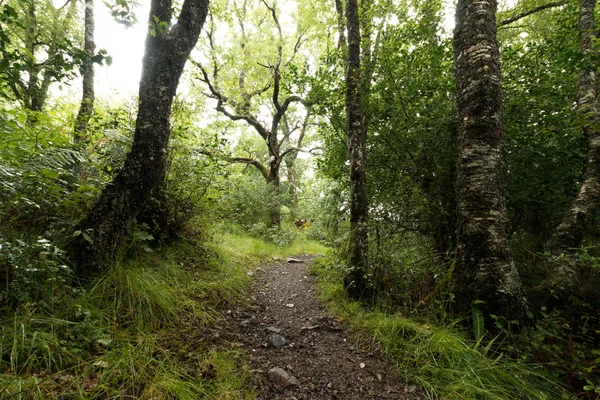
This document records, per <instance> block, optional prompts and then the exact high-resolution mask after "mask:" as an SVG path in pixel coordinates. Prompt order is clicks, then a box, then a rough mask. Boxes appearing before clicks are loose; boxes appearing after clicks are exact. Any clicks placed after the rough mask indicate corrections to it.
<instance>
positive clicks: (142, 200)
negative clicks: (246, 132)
mask: <svg viewBox="0 0 600 400" xmlns="http://www.w3.org/2000/svg"><path fill="white" fill-rule="evenodd" d="M207 13H208V0H185V1H184V3H183V5H182V6H181V12H180V14H179V17H178V19H177V22H176V23H174V24H173V23H172V17H173V4H172V1H171V0H152V3H151V7H150V15H149V19H148V34H147V36H146V50H145V55H144V59H143V63H142V78H141V81H140V91H139V106H138V114H137V120H136V127H135V134H134V139H133V144H132V148H131V151H130V152H129V154H128V155H127V159H126V160H125V165H124V166H123V168H122V169H121V171H120V172H119V173H118V174H117V176H116V177H115V178H114V180H113V181H112V182H111V184H109V185H108V186H107V187H106V188H105V189H104V191H103V192H102V193H101V195H100V197H99V199H98V201H97V202H96V204H95V205H94V207H93V208H92V210H91V211H90V212H89V214H88V215H86V217H85V218H84V219H83V220H82V221H81V223H80V224H79V230H80V231H81V232H82V234H81V235H80V236H78V237H77V238H76V240H75V241H74V243H73V244H72V247H71V249H70V252H69V255H70V257H71V259H72V261H74V262H75V264H76V265H78V266H79V267H80V269H81V268H83V267H84V266H86V267H88V268H87V269H86V270H85V272H91V271H92V270H93V269H94V268H93V267H95V268H101V267H102V261H103V260H104V259H106V258H107V257H110V256H111V255H114V254H115V252H116V251H117V250H118V249H119V247H120V246H121V244H122V243H123V240H124V239H125V237H126V235H127V234H128V233H129V232H130V230H131V227H132V226H133V223H134V219H135V217H136V216H137V215H138V214H139V213H140V212H142V210H143V209H144V207H145V205H146V204H147V201H148V199H149V197H151V196H152V195H154V194H155V193H156V191H157V190H158V189H159V188H160V187H161V185H162V183H163V180H164V178H165V172H166V167H167V145H168V142H169V135H170V128H169V117H170V113H171V105H172V102H173V98H174V97H175V93H176V91H177V86H178V83H179V78H180V77H181V74H182V72H183V67H184V65H185V63H186V60H187V58H188V56H189V54H190V52H191V51H192V49H193V48H194V46H195V45H196V42H197V41H198V37H199V35H200V31H201V29H202V26H203V24H204V21H205V19H206V16H207ZM84 233H85V235H83V234H84ZM88 235H89V236H88ZM86 236H87V237H89V240H86V238H85V237H86ZM90 267H92V268H90Z"/></svg>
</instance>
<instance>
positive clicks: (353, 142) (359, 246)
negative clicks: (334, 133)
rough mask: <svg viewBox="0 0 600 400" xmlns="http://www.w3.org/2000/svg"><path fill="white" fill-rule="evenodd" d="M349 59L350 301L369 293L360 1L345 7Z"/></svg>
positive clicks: (349, 2)
mask: <svg viewBox="0 0 600 400" xmlns="http://www.w3.org/2000/svg"><path fill="white" fill-rule="evenodd" d="M346 21H347V26H348V59H347V66H346V119H347V122H346V123H347V134H348V158H349V161H350V236H349V242H348V267H349V271H348V275H347V276H346V277H345V279H344V285H345V287H346V291H347V292H348V295H349V296H350V297H351V298H354V299H366V298H368V297H369V296H370V293H368V292H369V290H368V286H369V285H368V281H367V276H366V275H367V270H368V248H369V246H368V235H367V215H368V202H367V177H366V170H365V159H366V155H365V147H366V146H365V145H366V137H365V136H366V135H365V133H366V132H365V129H364V115H363V108H362V102H361V70H360V68H361V67H360V52H361V38H360V22H359V17H358V1H357V0H348V2H347V3H346Z"/></svg>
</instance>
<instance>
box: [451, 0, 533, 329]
mask: <svg viewBox="0 0 600 400" xmlns="http://www.w3.org/2000/svg"><path fill="white" fill-rule="evenodd" d="M496 9H497V1H495V0H491V1H476V0H459V2H458V5H457V9H456V28H455V31H454V59H455V78H456V90H457V100H458V110H459V117H460V120H459V123H460V125H459V131H458V164H457V172H456V175H457V176H456V201H457V250H458V253H457V262H456V266H455V270H454V273H453V278H454V282H455V287H456V292H457V294H458V296H460V300H461V301H463V302H465V303H466V305H467V307H468V308H471V307H472V308H473V309H474V311H477V310H481V312H483V313H484V315H487V316H489V315H490V314H494V315H499V316H503V317H506V318H508V319H509V320H515V319H516V320H524V319H525V315H526V312H527V307H528V306H527V301H526V299H525V296H524V292H523V288H522V285H521V281H520V278H519V275H518V273H517V270H516V268H515V265H514V263H513V259H512V254H511V250H510V243H509V240H508V232H507V212H506V205H505V187H506V177H507V166H506V162H505V156H504V154H503V151H502V141H503V138H504V129H503V125H502V84H501V76H500V54H499V50H498V43H497V38H496V29H497V28H496ZM480 302H483V303H480Z"/></svg>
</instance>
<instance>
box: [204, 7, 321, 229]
mask: <svg viewBox="0 0 600 400" xmlns="http://www.w3.org/2000/svg"><path fill="white" fill-rule="evenodd" d="M258 3H259V2H256V4H249V2H248V0H246V1H244V2H243V3H242V4H241V5H239V6H238V5H237V3H234V7H233V10H232V11H233V15H234V20H235V24H231V25H230V31H232V32H236V34H237V35H238V40H237V42H236V43H234V46H233V48H230V49H228V50H229V51H227V52H224V51H223V49H218V48H217V47H218V46H217V44H216V38H215V37H214V35H215V32H214V31H213V30H212V29H211V30H210V31H209V38H208V39H209V40H208V43H209V45H210V48H209V49H208V52H209V54H208V58H209V59H210V60H211V64H212V65H210V67H208V66H206V65H202V64H201V63H196V65H197V66H198V68H199V69H200V72H201V73H200V76H199V80H200V81H202V82H204V84H206V87H207V89H208V90H207V93H206V95H207V96H208V97H211V98H213V99H215V100H216V101H217V105H216V110H217V111H218V112H219V113H221V114H222V115H224V116H226V117H227V118H229V119H230V120H232V121H242V122H244V123H246V124H247V125H248V126H249V127H251V128H252V129H253V131H254V132H256V133H257V134H258V135H259V136H260V138H262V140H263V141H264V144H265V147H266V149H267V153H268V159H267V160H264V159H263V160H261V159H259V158H256V157H229V158H228V160H229V161H230V162H235V163H245V164H248V165H252V166H253V167H255V168H256V169H257V170H258V171H259V172H260V173H261V175H262V176H263V178H264V179H265V181H266V182H267V183H268V184H269V185H270V187H271V188H272V192H273V197H274V198H277V197H278V195H279V192H280V184H281V169H282V166H283V164H284V161H285V160H288V161H287V162H288V163H289V162H290V161H291V162H292V164H293V162H294V161H295V154H297V152H298V151H299V150H301V147H302V141H303V139H304V137H305V134H304V133H305V132H306V129H307V127H308V124H309V122H310V116H311V113H310V111H309V108H310V104H309V102H308V101H307V99H306V98H304V97H303V96H302V93H300V94H297V93H293V92H291V90H290V89H291V88H292V87H293V86H292V85H290V84H289V82H286V79H285V76H284V75H286V74H287V76H290V74H293V72H294V71H295V70H297V69H298V68H299V66H298V64H302V63H301V62H299V63H296V58H297V57H298V53H299V50H300V48H301V46H302V45H303V44H304V43H305V42H306V40H307V35H306V33H307V32H306V30H304V29H305V28H304V27H302V26H300V27H298V33H297V35H296V37H295V38H293V39H292V40H289V39H290V38H289V37H288V36H287V35H285V34H284V31H283V29H282V26H281V23H280V21H279V19H280V16H279V10H278V9H277V6H276V4H275V3H274V4H273V5H269V4H268V3H267V2H266V1H264V0H263V1H261V2H260V4H258ZM252 5H254V7H252ZM263 7H264V10H265V11H266V13H263V14H261V15H262V16H263V17H262V18H261V19H260V22H259V24H258V26H252V27H251V24H252V18H253V17H255V16H253V15H252V13H251V11H256V10H257V9H260V10H262V9H263ZM267 15H268V19H269V20H270V21H269V22H270V23H271V27H272V28H273V31H274V32H275V35H273V36H271V35H270V34H269V33H267V32H269V30H268V29H267V28H266V26H268V25H267V23H268V22H267ZM258 27H260V30H259V29H256V28H258ZM306 29H308V28H306ZM251 32H256V33H255V34H254V35H252V33H251ZM232 36H233V35H232ZM257 46H259V47H260V49H259V48H257ZM252 49H254V52H252V51H251V50H252ZM232 53H235V54H232ZM232 58H233V59H234V60H233V61H232ZM220 60H224V61H220ZM265 72H266V73H265ZM228 81H229V82H228ZM231 82H235V84H234V85H231ZM259 109H260V111H261V113H264V114H265V115H259V114H258V111H259ZM266 115H268V117H267V118H268V120H267V121H263V120H264V119H265V116H266ZM306 116H308V118H306ZM295 133H298V134H299V139H300V140H296V141H295V143H292V141H291V138H292V135H294V134H295ZM290 157H291V158H290ZM271 210H272V212H271V216H270V224H271V225H272V226H279V225H280V222H281V215H280V210H279V207H277V206H275V207H272V209H271Z"/></svg>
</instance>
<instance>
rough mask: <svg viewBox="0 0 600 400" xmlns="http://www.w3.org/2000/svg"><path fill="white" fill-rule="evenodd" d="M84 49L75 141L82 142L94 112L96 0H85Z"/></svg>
mask: <svg viewBox="0 0 600 400" xmlns="http://www.w3.org/2000/svg"><path fill="white" fill-rule="evenodd" d="M83 47H84V50H85V52H86V54H87V57H88V59H87V61H86V64H85V73H84V74H83V94H82V97H81V104H80V106H79V112H78V113H77V118H76V119H75V129H74V131H75V141H76V142H81V141H82V140H84V139H85V137H86V134H87V125H88V122H89V121H90V118H91V117H92V114H93V112H94V99H95V95H94V62H93V61H92V57H93V56H94V52H95V50H96V42H95V41H94V0H85V28H84V45H83Z"/></svg>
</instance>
